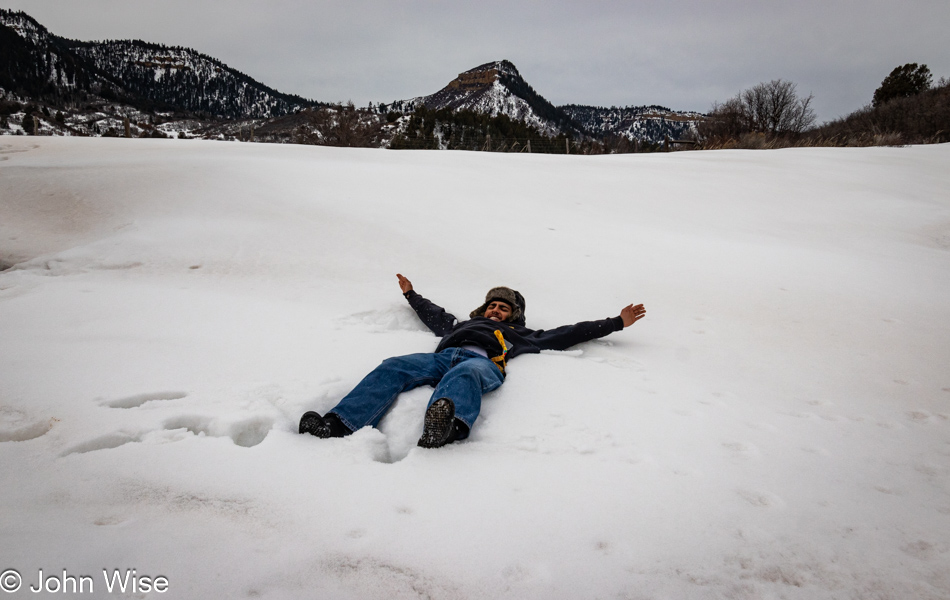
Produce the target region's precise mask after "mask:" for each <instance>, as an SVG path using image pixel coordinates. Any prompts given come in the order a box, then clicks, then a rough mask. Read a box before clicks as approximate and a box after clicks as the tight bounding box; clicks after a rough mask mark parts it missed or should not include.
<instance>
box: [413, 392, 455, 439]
mask: <svg viewBox="0 0 950 600" xmlns="http://www.w3.org/2000/svg"><path fill="white" fill-rule="evenodd" d="M454 421H455V404H453V403H452V401H451V400H449V399H448V398H439V399H438V400H436V401H435V402H433V403H432V406H430V407H429V409H428V410H426V418H425V424H424V426H423V428H422V437H421V438H419V446H421V447H423V448H441V447H442V446H445V445H446V444H448V443H449V442H451V441H452V440H451V439H450V437H451V434H452V425H453V424H454Z"/></svg>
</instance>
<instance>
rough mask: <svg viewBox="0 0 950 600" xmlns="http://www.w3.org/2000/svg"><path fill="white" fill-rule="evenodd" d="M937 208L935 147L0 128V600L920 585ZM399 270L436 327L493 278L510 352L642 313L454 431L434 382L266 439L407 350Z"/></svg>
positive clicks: (486, 405) (941, 532) (506, 391)
mask: <svg viewBox="0 0 950 600" xmlns="http://www.w3.org/2000/svg"><path fill="white" fill-rule="evenodd" d="M948 190H950V146H948V145H935V146H921V147H908V148H866V149H790V150H780V151H716V152H688V153H674V154H652V155H625V156H597V157H585V156H550V155H548V156H544V155H537V154H535V155H527V154H519V155H512V154H489V153H470V152H437V151H433V152H423V151H415V152H408V151H407V152H397V151H382V150H371V149H339V148H327V147H313V146H309V147H308V146H290V145H257V144H240V143H222V142H204V141H196V140H189V141H184V140H125V139H85V138H35V137H23V138H11V137H7V138H5V139H4V140H3V142H2V144H0V260H2V261H3V262H4V263H5V264H6V265H11V264H14V263H16V266H15V267H13V268H11V269H7V270H5V271H3V272H2V273H0V477H2V489H3V493H2V494H0V533H2V540H3V543H2V544H0V569H2V570H4V571H6V570H7V569H16V570H17V571H18V572H19V573H20V574H21V576H22V580H23V587H22V588H21V590H20V591H19V592H18V593H16V594H4V595H6V596H9V597H11V598H13V597H17V598H25V597H44V594H33V593H30V592H28V591H27V587H26V586H34V585H36V580H37V577H38V570H40V569H42V570H43V572H44V577H48V576H51V575H52V576H55V577H58V578H59V579H65V577H64V575H63V571H64V570H66V571H67V572H68V574H69V575H71V576H79V575H89V576H91V577H94V579H93V581H94V584H95V591H94V593H85V594H83V597H112V596H111V595H110V594H109V593H108V592H107V591H106V587H105V583H104V581H103V578H102V574H101V572H102V570H103V569H105V568H108V569H110V570H111V569H123V570H124V569H135V570H136V573H137V576H140V577H141V576H150V577H157V576H164V577H166V578H167V579H168V582H169V587H168V591H166V592H165V593H164V594H157V593H155V592H154V591H153V592H151V593H148V594H142V593H139V594H137V595H136V594H132V593H131V592H128V593H126V594H125V595H124V597H136V598H139V597H148V598H155V597H168V598H264V599H272V598H273V599H276V598H333V599H350V598H352V599H366V598H380V599H382V598H386V599H389V598H400V599H401V598H434V599H443V598H457V599H493V598H516V599H538V600H541V599H545V600H547V599H552V598H553V599H557V598H564V599H575V598H603V599H608V598H624V599H637V600H641V599H652V598H655V599H668V598H677V599H679V598H687V599H688V598H697V599H700V598H701V599H706V598H730V599H758V598H768V599H771V598H775V599H780V598H781V599H803V600H805V599H807V600H816V599H852V598H853V599H869V598H873V599H895V600H896V599H905V598H916V599H926V600H930V599H933V600H936V599H946V598H948V597H950V460H948V457H950V335H948V333H950V331H948V327H950V326H948V324H950V195H948ZM397 272H399V273H403V274H404V275H406V276H407V277H409V278H410V279H411V280H412V282H413V284H414V285H415V288H416V290H417V291H419V292H420V293H421V294H423V295H424V296H426V297H428V298H429V299H431V300H432V301H434V302H436V303H437V304H439V305H441V306H444V307H445V308H446V309H447V310H449V311H450V312H452V313H453V314H455V315H458V316H460V317H464V316H465V315H467V314H468V313H469V311H471V310H472V309H473V308H475V307H476V306H478V305H479V304H480V302H481V300H482V299H483V297H484V296H483V295H484V293H485V292H486V290H488V289H489V288H490V287H492V286H496V285H508V286H511V287H514V288H516V289H518V290H520V291H521V292H522V293H523V294H524V295H525V297H526V299H527V311H526V315H527V321H528V325H529V326H530V327H534V328H538V329H542V328H543V329H547V328H551V327H555V326H558V325H562V324H567V323H572V322H576V321H581V320H590V319H599V318H604V317H609V316H614V315H617V314H619V311H620V309H621V308H622V307H623V306H624V305H626V304H628V303H630V302H636V303H639V302H642V303H644V304H645V305H646V307H647V311H648V313H647V317H646V318H645V319H643V320H642V321H640V322H638V323H636V324H635V325H633V326H632V327H630V328H628V329H626V330H624V331H622V332H616V333H613V334H611V335H610V336H608V337H606V338H603V339H601V340H598V341H594V342H590V343H586V344H582V345H579V346H577V347H575V348H573V349H571V350H570V351H565V352H544V353H542V354H540V355H527V356H521V357H518V358H517V359H515V360H513V361H512V362H511V363H510V365H509V375H508V381H507V383H506V384H505V385H504V386H502V387H501V388H500V389H499V390H497V391H496V392H493V393H491V394H489V395H487V396H486V397H485V399H484V402H483V406H482V413H481V416H480V417H479V419H478V421H477V422H476V425H475V427H474V429H473V432H472V436H471V438H469V439H468V440H466V441H465V442H463V443H459V444H454V445H450V446H447V447H445V448H441V449H437V450H427V449H421V448H417V447H415V442H416V440H417V439H418V436H419V434H420V432H421V429H422V415H423V412H424V410H425V406H426V402H427V400H428V396H429V394H430V393H431V389H430V388H421V389H417V390H415V391H412V392H409V393H406V394H404V395H403V396H402V397H401V398H400V399H399V401H398V402H397V403H396V404H395V406H394V407H393V409H392V410H391V411H390V413H389V414H388V415H387V416H386V417H385V419H384V420H383V422H382V424H381V426H380V428H379V430H375V429H368V428H367V429H363V430H361V431H358V432H356V433H355V434H354V435H352V436H350V437H347V438H344V439H336V440H319V439H317V438H314V437H312V436H306V435H305V436H301V435H298V434H297V422H298V419H299V417H300V415H301V414H302V413H303V412H304V411H307V410H316V411H319V412H321V413H323V412H326V411H327V410H329V409H330V408H332V407H333V406H334V405H335V403H336V402H337V401H338V400H339V399H340V398H341V397H342V396H343V395H344V394H345V393H346V392H347V391H349V390H350V389H351V388H352V387H353V386H354V385H355V384H356V383H357V382H358V381H359V380H360V378H361V377H362V376H363V375H365V374H366V373H367V372H369V371H370V370H371V369H372V368H373V367H375V366H376V365H377V364H379V362H380V361H381V360H382V359H384V358H386V357H389V356H392V355H398V354H406V353H411V352H425V351H431V350H432V349H434V348H435V346H436V343H437V341H438V340H437V338H436V337H435V336H433V335H432V334H431V333H430V332H428V330H426V329H425V327H424V326H423V325H422V324H421V323H420V322H419V321H418V319H417V318H416V316H415V314H414V313H413V312H412V311H411V309H410V308H409V306H408V305H407V303H406V302H405V300H404V299H403V298H402V296H401V294H400V291H399V288H398V286H397V282H396V278H395V274H396V273H397ZM4 575H5V577H6V576H7V574H6V573H5V574H4ZM8 579H9V577H7V578H6V579H4V581H7V580H8ZM45 595H46V596H53V595H58V596H68V595H70V594H64V593H60V594H53V593H47V594H45Z"/></svg>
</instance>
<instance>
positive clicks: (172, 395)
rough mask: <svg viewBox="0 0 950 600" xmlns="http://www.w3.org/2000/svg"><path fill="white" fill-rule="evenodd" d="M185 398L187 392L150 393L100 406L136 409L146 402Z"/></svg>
mask: <svg viewBox="0 0 950 600" xmlns="http://www.w3.org/2000/svg"><path fill="white" fill-rule="evenodd" d="M187 396H188V393H187V392H150V393H146V394H136V395H134V396H127V397H125V398H117V399H115V400H107V401H105V402H102V403H101V405H102V406H107V407H109V408H138V407H139V406H142V405H143V404H146V403H148V402H155V401H163V400H181V399H182V398H185V397H187Z"/></svg>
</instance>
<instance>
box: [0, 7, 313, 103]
mask: <svg viewBox="0 0 950 600" xmlns="http://www.w3.org/2000/svg"><path fill="white" fill-rule="evenodd" d="M0 26H4V27H5V28H6V30H7V33H8V34H9V33H15V34H16V35H18V36H19V37H20V38H22V40H23V44H19V45H17V44H15V40H8V41H9V43H10V45H11V47H12V48H15V50H16V52H17V57H18V58H17V64H16V66H15V67H12V66H10V65H9V64H8V65H6V66H7V69H6V70H7V71H8V73H7V75H8V77H4V79H3V80H2V81H0V87H6V88H8V89H9V90H11V91H12V90H16V89H19V88H21V87H23V85H24V83H25V84H26V85H27V88H28V89H27V91H28V92H30V96H31V97H33V96H40V97H43V98H52V97H55V96H56V95H64V94H68V93H69V92H70V91H73V89H74V88H76V87H77V85H78V87H79V88H80V89H82V90H85V91H87V92H89V93H94V94H102V95H103V96H104V97H106V98H108V99H113V100H116V101H119V102H122V103H126V104H130V105H132V106H135V107H138V108H143V107H144V108H147V109H149V110H156V109H157V110H180V111H187V112H192V113H204V114H210V115H214V116H215V117H218V118H231V119H236V118H269V117H274V116H279V115H284V114H288V113H291V112H294V111H297V110H299V109H301V108H303V107H305V106H313V105H315V104H316V103H314V102H312V101H309V100H306V99H304V98H301V97H299V96H293V95H288V94H282V93H280V92H278V91H276V90H274V89H271V88H269V87H267V86H265V85H263V84H261V83H260V82H257V81H255V80H254V79H252V78H250V77H248V76H247V75H244V74H243V73H241V72H239V71H237V70H235V69H233V68H231V67H229V66H227V65H225V64H224V63H222V62H220V61H218V60H216V59H214V58H211V57H210V56H206V55H204V54H201V53H199V52H196V51H194V50H192V49H189V48H181V47H166V46H162V45H159V44H150V43H146V42H142V41H138V40H121V41H107V42H80V41H76V40H67V39H64V38H60V37H57V36H55V35H53V34H51V33H50V32H49V31H47V29H46V28H45V27H43V26H42V25H40V24H39V23H38V22H36V20H35V19H33V18H32V17H30V16H29V15H27V14H25V13H23V12H14V11H9V10H0ZM21 46H22V47H21ZM5 58H6V57H5ZM37 77H39V78H40V80H41V82H42V83H46V84H48V85H45V86H41V85H38V84H37V83H36V82H35V81H34V79H36V78H37ZM77 82H78V83H77ZM34 99H38V98H34Z"/></svg>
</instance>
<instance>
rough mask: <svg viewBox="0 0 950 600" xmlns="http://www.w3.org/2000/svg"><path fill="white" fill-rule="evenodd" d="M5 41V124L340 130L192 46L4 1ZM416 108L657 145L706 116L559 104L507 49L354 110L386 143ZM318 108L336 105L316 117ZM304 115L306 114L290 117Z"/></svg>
mask: <svg viewBox="0 0 950 600" xmlns="http://www.w3.org/2000/svg"><path fill="white" fill-rule="evenodd" d="M0 50H2V51H3V54H4V56H5V57H6V58H7V60H5V61H4V64H2V65H0V88H2V89H0V92H4V94H3V96H4V97H6V98H7V105H8V106H7V108H4V107H2V106H0V113H2V114H0V117H2V122H0V133H8V134H9V133H17V132H19V133H23V132H26V133H37V132H46V133H50V134H60V135H107V134H108V135H121V130H123V129H124V131H125V135H126V136H128V135H136V136H141V135H155V136H167V135H173V136H175V137H182V136H183V135H184V136H194V135H198V136H200V137H213V138H216V139H245V138H248V139H251V138H253V135H254V134H253V131H254V129H255V128H257V129H258V130H259V131H262V132H264V131H266V132H268V134H267V135H268V136H269V137H267V138H266V139H267V140H268V141H277V142H297V143H326V142H325V140H329V139H338V138H340V137H341V136H340V135H327V132H326V131H325V130H326V129H327V128H331V127H336V129H337V132H338V133H339V127H338V124H339V122H340V119H341V118H342V117H343V116H344V115H345V114H346V111H347V109H346V107H342V106H336V107H334V106H333V105H330V104H328V103H325V102H318V101H315V100H309V99H306V98H303V97H301V96H297V95H294V94H286V93H282V92H279V91H277V90H275V89H273V88H270V87H268V86H266V85H265V84H263V83H261V82H259V81H257V80H255V79H253V78H251V77H250V76H248V75H245V74H244V73H242V72H240V71H238V70H237V69H234V68H232V67H230V66H228V65H226V64H225V63H223V62H222V61H220V60H218V59H215V58H213V57H211V56H209V55H206V54H203V53H201V52H198V51H197V50H194V49H192V48H187V47H182V46H166V45H163V44H157V43H152V42H145V41H142V40H105V41H79V40H70V39H66V38H62V37H59V36H56V35H55V34H53V33H51V32H50V31H49V30H48V29H46V27H44V26H43V25H42V24H40V23H39V22H38V21H37V20H36V19H34V18H33V17H31V16H30V15H28V14H26V13H25V12H22V11H11V10H8V9H0ZM17 98H20V99H21V101H25V102H27V103H30V102H32V103H37V102H39V103H41V104H44V103H45V104H48V105H50V107H52V108H54V110H55V111H56V112H61V111H65V112H66V113H67V114H66V115H64V116H63V120H62V121H59V120H58V119H59V118H58V117H57V122H53V121H52V120H50V119H51V115H50V111H49V107H43V110H42V111H41V112H37V110H38V108H37V107H36V106H32V109H33V110H32V112H31V111H30V110H29V109H30V107H29V106H28V107H27V110H26V111H24V112H23V113H22V114H21V113H20V112H17V111H18V110H19V109H15V108H9V106H12V105H13V104H16V103H17ZM11 102H12V104H10V103H11ZM0 104H3V101H2V98H0ZM419 106H424V107H426V108H427V109H428V110H430V111H432V112H433V113H439V111H445V110H448V111H452V112H453V113H464V112H465V111H471V112H474V113H480V114H484V115H488V116H489V117H500V116H505V117H508V118H509V119H511V120H512V121H517V122H520V123H524V124H525V125H526V126H528V127H529V128H531V129H533V130H536V131H538V132H539V134H540V135H543V136H547V137H549V138H555V137H559V136H560V137H568V138H571V139H574V140H577V141H582V140H588V141H589V140H605V139H608V138H611V137H612V138H615V139H619V138H623V139H625V140H627V141H633V142H648V143H651V144H658V143H662V142H663V141H664V139H671V138H672V139H675V138H678V137H681V136H683V135H686V134H688V133H689V132H690V131H692V130H694V129H695V123H696V121H697V120H698V119H700V118H701V117H702V115H700V114H699V113H694V112H676V111H672V110H670V109H668V108H666V107H662V106H657V105H652V106H647V107H625V108H620V109H617V108H616V107H611V108H609V109H608V108H603V107H591V106H583V105H574V104H568V105H564V106H555V105H554V104H552V103H551V102H550V101H548V100H547V99H546V98H544V97H543V96H542V95H541V94H539V93H538V92H537V91H535V90H534V88H533V87H532V86H531V85H530V84H529V83H528V82H527V81H526V80H525V79H524V78H523V77H522V76H521V73H520V72H519V71H518V69H517V67H516V66H515V65H514V64H513V63H512V62H511V61H509V60H506V59H503V60H496V61H492V62H488V63H484V64H481V65H479V66H477V67H474V68H472V69H468V70H466V71H463V72H461V73H459V74H458V76H457V77H455V78H454V79H452V80H451V81H450V82H449V83H448V84H447V85H446V86H444V87H443V88H442V89H440V90H438V91H436V92H435V93H433V94H429V95H425V96H417V97H415V98H411V99H408V100H396V101H394V102H392V103H390V104H379V105H377V106H376V107H375V109H374V108H373V107H372V104H371V105H370V106H369V107H367V109H365V110H364V111H363V112H364V113H365V114H366V115H369V116H372V118H373V119H375V120H376V122H375V124H373V123H368V124H367V119H358V120H359V121H360V122H361V123H363V125H361V127H362V126H365V127H369V128H370V129H375V130H377V131H378V132H381V133H380V135H377V134H372V135H364V136H362V139H365V140H370V139H371V140H373V141H372V143H373V144H377V143H380V144H382V145H387V144H388V142H387V139H388V140H392V139H393V136H396V135H399V134H400V132H401V128H404V127H405V126H406V125H407V120H406V119H404V118H400V117H398V116H396V117H393V116H392V115H393V113H395V114H397V115H399V114H401V115H403V116H406V115H409V114H411V113H413V112H414V111H415V110H416V109H417V107H419ZM20 108H22V107H20ZM351 108H352V107H351ZM358 110H362V109H358ZM4 111H5V112H4ZM315 111H324V113H327V111H329V113H332V114H323V115H315V114H314V112H315ZM26 113H30V114H29V115H28V114H26ZM298 114H299V115H300V117H299V118H297V117H294V115H298ZM439 114H445V113H444V112H443V113H439ZM31 115H32V119H33V120H32V121H30V116H31ZM7 116H12V117H11V118H13V120H14V123H15V125H16V127H15V128H13V129H11V128H10V124H9V122H8V119H7ZM384 119H385V122H384ZM17 120H19V123H18V124H17V123H16V121H17ZM170 120H175V122H174V123H172V122H169V121H170ZM370 120H371V119H370ZM36 127H39V129H37V130H36V131H34V128H36ZM190 132H194V133H190ZM245 132H247V133H245ZM386 132H389V133H386ZM387 136H388V137H387ZM342 137H346V136H342ZM350 137H352V136H350ZM634 147H636V144H634Z"/></svg>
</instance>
